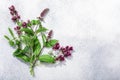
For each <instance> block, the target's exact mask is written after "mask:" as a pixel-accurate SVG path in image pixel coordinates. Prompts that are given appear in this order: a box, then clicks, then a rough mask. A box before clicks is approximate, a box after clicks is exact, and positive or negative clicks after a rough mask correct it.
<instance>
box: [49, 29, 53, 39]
mask: <svg viewBox="0 0 120 80" xmlns="http://www.w3.org/2000/svg"><path fill="white" fill-rule="evenodd" d="M52 34H53V31H52V30H50V32H49V33H48V38H51V37H52Z"/></svg>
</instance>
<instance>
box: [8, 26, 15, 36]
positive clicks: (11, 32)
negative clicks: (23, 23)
mask: <svg viewBox="0 0 120 80" xmlns="http://www.w3.org/2000/svg"><path fill="white" fill-rule="evenodd" d="M8 30H9V32H10V34H11V36H12V37H13V38H14V34H13V31H12V30H11V29H10V28H8Z"/></svg>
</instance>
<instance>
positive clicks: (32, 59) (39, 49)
mask: <svg viewBox="0 0 120 80" xmlns="http://www.w3.org/2000/svg"><path fill="white" fill-rule="evenodd" d="M9 10H10V14H11V15H12V18H11V19H12V21H13V22H14V23H15V24H16V27H15V28H14V30H15V32H16V33H17V35H14V33H13V30H12V29H11V28H8V30H9V33H10V37H8V36H7V35H4V37H5V38H6V39H7V40H8V42H9V44H10V46H12V47H14V48H15V51H14V52H13V56H14V57H16V58H18V59H20V60H22V61H24V62H25V63H28V64H29V65H30V73H31V75H34V67H35V65H36V62H38V61H39V62H44V63H55V62H56V61H64V60H65V59H64V58H65V57H68V56H71V52H72V51H73V48H72V47H70V46H66V47H62V46H61V47H60V44H59V43H58V40H57V39H52V35H53V31H52V30H49V29H47V28H45V27H43V26H42V22H43V19H44V17H45V16H46V14H47V13H48V11H49V9H48V8H46V9H44V10H43V12H41V14H40V17H38V18H37V19H34V20H28V21H23V20H21V17H20V15H19V14H18V13H17V11H16V10H15V7H14V6H13V5H12V6H11V7H9ZM40 37H41V38H40ZM45 48H51V49H52V50H53V51H55V52H56V51H57V53H58V52H59V54H57V55H56V54H55V53H52V54H51V53H48V54H43V53H44V52H43V50H44V49H45Z"/></svg>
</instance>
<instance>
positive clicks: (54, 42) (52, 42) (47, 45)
mask: <svg viewBox="0 0 120 80" xmlns="http://www.w3.org/2000/svg"><path fill="white" fill-rule="evenodd" d="M57 42H58V40H56V39H52V40H50V41H48V42H46V45H45V46H46V47H53V46H54V45H55V44H56V43H57Z"/></svg>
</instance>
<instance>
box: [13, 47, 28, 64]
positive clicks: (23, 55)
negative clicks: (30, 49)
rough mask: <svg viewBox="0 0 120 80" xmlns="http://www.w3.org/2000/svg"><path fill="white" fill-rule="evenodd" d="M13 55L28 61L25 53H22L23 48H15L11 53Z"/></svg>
mask: <svg viewBox="0 0 120 80" xmlns="http://www.w3.org/2000/svg"><path fill="white" fill-rule="evenodd" d="M13 55H14V56H15V57H17V58H19V59H21V60H23V61H24V62H29V61H30V58H29V57H28V56H27V55H25V54H24V53H23V50H21V49H16V51H15V52H14V53H13Z"/></svg>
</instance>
